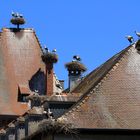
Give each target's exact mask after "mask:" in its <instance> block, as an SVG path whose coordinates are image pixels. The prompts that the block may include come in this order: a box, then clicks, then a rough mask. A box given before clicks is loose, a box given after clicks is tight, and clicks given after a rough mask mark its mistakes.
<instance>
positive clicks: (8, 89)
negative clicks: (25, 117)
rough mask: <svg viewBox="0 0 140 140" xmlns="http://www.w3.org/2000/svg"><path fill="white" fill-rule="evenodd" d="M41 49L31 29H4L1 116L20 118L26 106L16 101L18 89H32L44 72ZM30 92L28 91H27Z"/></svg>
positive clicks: (0, 63)
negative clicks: (31, 83) (33, 80)
mask: <svg viewBox="0 0 140 140" xmlns="http://www.w3.org/2000/svg"><path fill="white" fill-rule="evenodd" d="M41 53H42V52H41V49H40V45H39V42H38V39H37V37H36V35H35V32H34V31H33V30H32V29H21V30H20V31H16V30H13V29H7V28H4V29H3V30H2V33H1V36H0V114H1V115H21V114H23V113H24V112H25V111H26V110H27V109H28V106H27V104H25V103H24V104H23V103H20V102H18V101H17V99H18V86H19V85H22V86H23V87H24V86H27V85H29V83H28V82H29V80H30V79H31V78H32V76H33V75H34V74H35V73H36V72H37V71H38V70H39V69H41V71H44V69H45V65H44V64H43V62H42V61H41ZM27 88H28V89H29V87H27Z"/></svg>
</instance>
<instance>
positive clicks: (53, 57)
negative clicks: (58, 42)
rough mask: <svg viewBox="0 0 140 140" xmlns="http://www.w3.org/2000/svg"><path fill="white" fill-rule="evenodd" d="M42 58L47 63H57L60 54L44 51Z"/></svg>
mask: <svg viewBox="0 0 140 140" xmlns="http://www.w3.org/2000/svg"><path fill="white" fill-rule="evenodd" d="M42 60H43V62H45V63H57V61H58V55H57V54H55V53H44V54H43V55H42Z"/></svg>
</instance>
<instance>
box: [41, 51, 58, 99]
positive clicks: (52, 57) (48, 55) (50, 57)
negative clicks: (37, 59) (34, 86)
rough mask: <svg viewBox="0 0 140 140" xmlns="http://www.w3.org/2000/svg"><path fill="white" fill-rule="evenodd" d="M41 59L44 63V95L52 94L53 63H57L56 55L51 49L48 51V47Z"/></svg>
mask: <svg viewBox="0 0 140 140" xmlns="http://www.w3.org/2000/svg"><path fill="white" fill-rule="evenodd" d="M42 60H43V62H44V63H45V64H46V95H47V96H51V95H53V84H54V81H53V80H54V78H53V77H54V75H53V64H54V63H57V61H58V56H57V54H56V53H55V51H54V50H53V51H52V52H49V51H48V49H47V50H46V51H45V52H44V53H43V55H42Z"/></svg>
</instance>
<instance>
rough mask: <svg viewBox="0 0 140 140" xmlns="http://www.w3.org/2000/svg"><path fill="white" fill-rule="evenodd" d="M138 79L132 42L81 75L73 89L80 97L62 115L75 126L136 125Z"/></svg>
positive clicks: (139, 64) (139, 60)
mask: <svg viewBox="0 0 140 140" xmlns="http://www.w3.org/2000/svg"><path fill="white" fill-rule="evenodd" d="M139 83H140V54H139V52H137V50H136V49H135V44H134V45H133V46H130V47H128V48H126V49H125V50H124V51H122V52H121V53H119V54H117V55H115V56H114V57H113V58H111V59H110V60H109V61H107V62H106V63H104V64H103V65H101V66H100V67H99V68H98V69H96V70H95V71H93V72H92V73H91V74H89V75H88V76H87V77H86V78H85V79H84V81H83V82H82V83H81V85H79V89H78V88H77V89H76V90H75V91H84V92H85V93H84V95H83V97H82V98H81V99H80V100H79V101H78V102H77V104H76V105H75V106H73V107H72V108H71V109H70V110H69V111H68V112H67V113H65V115H63V116H62V117H65V118H67V120H68V122H70V123H73V124H74V125H75V127H76V128H89V129H90V128H91V129H98V128H99V129H103V128H107V129H112V128H113V129H114V128H118V129H140V123H139V122H140V84H139ZM81 88H82V89H81ZM85 88H86V89H85Z"/></svg>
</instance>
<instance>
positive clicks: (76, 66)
mask: <svg viewBox="0 0 140 140" xmlns="http://www.w3.org/2000/svg"><path fill="white" fill-rule="evenodd" d="M65 67H66V68H67V69H68V71H82V72H85V71H86V70H87V68H86V67H85V66H84V65H83V64H82V63H80V62H78V61H72V62H69V63H66V64H65Z"/></svg>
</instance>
